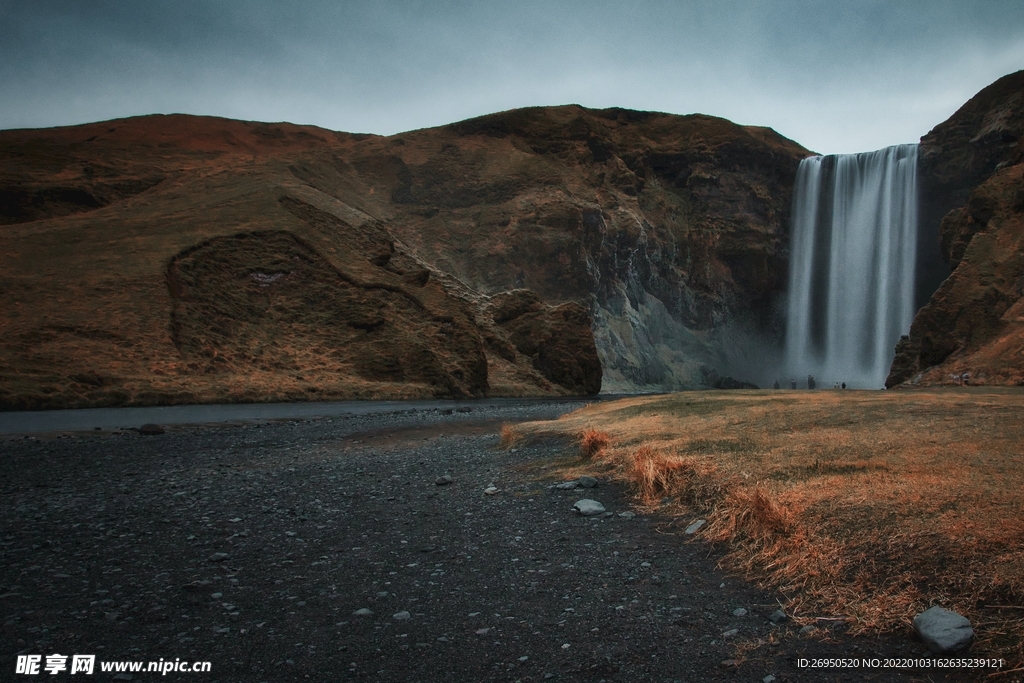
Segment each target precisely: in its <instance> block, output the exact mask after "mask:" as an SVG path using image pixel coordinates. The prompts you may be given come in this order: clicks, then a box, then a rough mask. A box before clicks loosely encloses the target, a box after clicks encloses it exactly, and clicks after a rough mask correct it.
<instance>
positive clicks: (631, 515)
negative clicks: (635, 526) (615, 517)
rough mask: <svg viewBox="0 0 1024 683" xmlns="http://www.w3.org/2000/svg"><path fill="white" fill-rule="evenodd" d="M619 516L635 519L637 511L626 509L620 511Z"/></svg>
mask: <svg viewBox="0 0 1024 683" xmlns="http://www.w3.org/2000/svg"><path fill="white" fill-rule="evenodd" d="M619 517H622V518H623V519H633V518H634V517H636V513H635V512H631V511H629V510H626V511H625V512H620V513H619Z"/></svg>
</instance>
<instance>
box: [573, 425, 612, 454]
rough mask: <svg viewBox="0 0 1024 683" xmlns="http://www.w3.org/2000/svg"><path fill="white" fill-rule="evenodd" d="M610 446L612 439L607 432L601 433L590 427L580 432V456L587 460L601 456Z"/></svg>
mask: <svg viewBox="0 0 1024 683" xmlns="http://www.w3.org/2000/svg"><path fill="white" fill-rule="evenodd" d="M610 445H611V439H610V437H609V436H608V434H607V433H606V432H599V431H598V430H596V429H591V428H590V427H587V428H586V429H584V430H583V431H582V432H580V455H582V456H583V458H584V459H586V460H590V459H592V458H594V457H597V456H599V455H601V453H603V452H604V450H605V449H606V448H608V446H610Z"/></svg>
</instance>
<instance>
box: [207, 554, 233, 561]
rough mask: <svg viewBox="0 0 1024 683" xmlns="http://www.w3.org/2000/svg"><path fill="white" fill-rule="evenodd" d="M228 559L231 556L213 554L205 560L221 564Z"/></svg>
mask: <svg viewBox="0 0 1024 683" xmlns="http://www.w3.org/2000/svg"><path fill="white" fill-rule="evenodd" d="M229 557H231V556H230V555H228V554H227V553H214V554H212V555H210V556H209V557H208V558H206V559H208V560H209V561H210V562H223V561H224V560H226V559H228V558H229Z"/></svg>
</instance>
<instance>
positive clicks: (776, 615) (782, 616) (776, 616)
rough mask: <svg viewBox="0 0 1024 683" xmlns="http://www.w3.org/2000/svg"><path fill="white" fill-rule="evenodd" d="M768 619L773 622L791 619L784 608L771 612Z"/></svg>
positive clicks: (779, 622) (778, 622)
mask: <svg viewBox="0 0 1024 683" xmlns="http://www.w3.org/2000/svg"><path fill="white" fill-rule="evenodd" d="M768 621H770V622H772V623H773V624H781V623H783V622H786V621H789V615H788V614H786V613H785V612H783V611H782V610H780V609H777V610H775V611H774V612H772V613H771V615H770V616H769V617H768Z"/></svg>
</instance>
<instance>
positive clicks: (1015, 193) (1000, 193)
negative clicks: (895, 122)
mask: <svg viewBox="0 0 1024 683" xmlns="http://www.w3.org/2000/svg"><path fill="white" fill-rule="evenodd" d="M1022 135H1024V71H1019V72H1017V73H1015V74H1011V75H1009V76H1006V77H1004V78H1001V79H999V80H998V81H996V82H995V83H993V84H992V85H991V86H989V87H987V88H985V89H984V90H982V91H981V92H979V93H978V94H977V95H976V96H975V97H974V98H972V99H971V100H970V101H969V102H968V103H967V104H965V105H964V106H963V107H961V109H960V110H959V111H957V112H956V113H955V114H954V115H953V116H952V117H950V119H949V120H948V121H945V122H944V123H942V124H940V125H939V126H936V128H935V129H934V130H932V131H931V132H930V133H928V135H926V136H925V137H923V138H922V139H921V152H920V153H921V160H922V161H921V168H920V173H921V182H922V197H921V201H922V211H921V213H922V221H932V222H935V221H937V219H938V217H941V221H940V222H938V229H936V230H934V231H933V232H934V233H935V236H936V239H937V242H938V245H939V248H940V250H941V253H942V256H943V258H944V259H945V260H946V262H947V263H948V264H949V265H950V267H951V268H952V269H953V272H952V274H951V275H950V276H949V278H948V279H946V280H945V281H944V282H943V283H942V285H941V286H940V287H939V289H938V290H937V291H936V292H935V294H934V295H933V296H932V297H931V299H930V300H929V301H928V303H927V304H926V305H925V306H924V307H923V308H922V309H921V310H920V311H919V312H918V314H917V316H916V317H915V319H914V323H913V325H912V326H911V329H910V334H909V335H908V336H906V337H904V338H903V339H901V340H900V343H899V344H898V345H897V347H896V359H895V361H894V362H893V366H892V370H891V372H890V375H889V378H888V379H887V380H886V385H887V386H890V387H892V386H897V385H900V384H903V383H908V384H912V385H913V384H921V385H930V384H957V383H960V382H963V381H964V376H965V375H966V377H967V379H966V381H967V382H968V383H971V384H1020V383H1021V382H1022V381H1024V335H1022V327H1021V325H1022V323H1024V318H1022V314H1024V310H1022V309H1021V306H1022V303H1021V296H1022V293H1024V291H1022V290H1024V241H1022V240H1024V177H1022V173H1024V166H1022V162H1024V147H1022V145H1021V139H1022ZM925 225H927V223H925Z"/></svg>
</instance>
